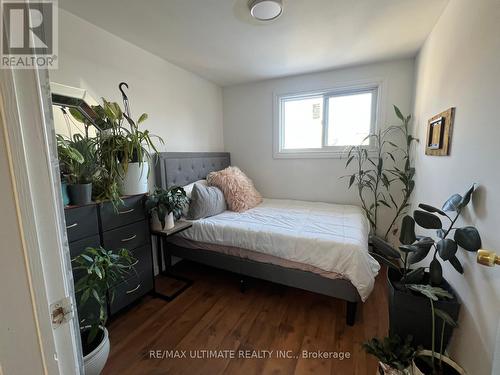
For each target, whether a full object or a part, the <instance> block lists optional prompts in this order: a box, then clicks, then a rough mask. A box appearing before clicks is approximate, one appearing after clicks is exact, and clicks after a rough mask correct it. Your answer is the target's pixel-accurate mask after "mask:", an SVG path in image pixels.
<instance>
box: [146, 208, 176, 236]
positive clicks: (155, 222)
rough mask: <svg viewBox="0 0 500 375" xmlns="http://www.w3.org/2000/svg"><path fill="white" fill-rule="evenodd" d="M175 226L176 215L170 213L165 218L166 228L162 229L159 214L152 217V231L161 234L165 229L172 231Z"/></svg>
mask: <svg viewBox="0 0 500 375" xmlns="http://www.w3.org/2000/svg"><path fill="white" fill-rule="evenodd" d="M174 226H175V220H174V214H173V212H171V213H169V214H168V215H167V217H166V218H165V228H162V226H161V222H160V219H158V214H157V213H156V212H153V213H152V215H151V229H153V230H155V231H158V232H161V231H162V230H165V229H172V228H173V227H174Z"/></svg>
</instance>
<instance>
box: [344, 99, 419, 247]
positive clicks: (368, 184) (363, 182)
mask: <svg viewBox="0 0 500 375" xmlns="http://www.w3.org/2000/svg"><path fill="white" fill-rule="evenodd" d="M394 111H395V113H396V116H397V117H398V118H399V119H400V120H401V124H400V125H398V126H390V127H388V128H386V129H384V130H379V131H378V132H376V133H373V134H370V135H368V136H367V137H366V138H365V140H370V145H371V148H372V150H370V152H369V151H368V149H367V147H366V146H364V145H357V146H352V147H350V148H349V151H348V154H347V161H346V165H345V167H346V168H347V167H349V165H350V164H351V163H354V164H355V165H356V171H355V172H354V173H353V174H351V175H349V176H348V177H349V184H348V188H351V187H352V186H356V188H357V193H358V197H359V199H360V202H361V207H362V209H363V211H364V212H365V214H366V216H367V218H368V220H369V222H370V226H371V231H372V233H373V234H375V233H377V232H380V228H379V220H378V219H379V215H378V210H379V208H380V207H381V206H385V207H386V208H388V209H390V210H392V211H393V212H394V216H393V219H392V221H391V223H390V225H389V227H388V228H387V229H386V230H384V233H385V234H384V239H387V238H388V236H389V233H390V232H391V229H393V228H394V227H395V226H396V225H397V224H398V221H399V219H400V218H401V216H402V215H403V214H404V213H405V212H406V210H407V209H408V208H409V206H410V204H409V199H410V196H411V194H412V192H413V189H414V186H415V182H414V176H415V168H414V167H413V165H412V157H411V152H412V143H413V142H415V141H416V138H414V137H413V136H412V135H411V130H410V127H409V124H410V120H411V116H406V117H405V116H403V114H402V113H401V111H400V110H399V108H398V107H396V106H394ZM395 137H401V138H403V139H404V142H401V143H405V147H400V146H398V145H397V143H395V142H394V138H395ZM401 162H402V164H403V166H400V165H399V164H400V163H401ZM396 183H400V184H401V185H402V188H401V190H402V192H403V196H402V197H401V198H398V197H395V196H394V194H393V193H392V191H391V190H392V189H391V187H392V186H393V185H394V184H396Z"/></svg>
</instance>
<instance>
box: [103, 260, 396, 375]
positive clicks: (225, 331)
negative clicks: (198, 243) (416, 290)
mask: <svg viewBox="0 0 500 375" xmlns="http://www.w3.org/2000/svg"><path fill="white" fill-rule="evenodd" d="M176 272H177V273H179V274H181V275H183V276H186V277H189V278H191V279H193V280H194V284H193V285H192V286H191V287H190V288H189V289H187V290H186V291H185V292H184V293H183V294H182V295H180V296H179V297H177V299H175V300H174V301H172V302H165V301H163V300H161V299H157V298H152V297H150V296H146V297H145V298H143V299H142V301H141V302H140V303H139V304H137V305H135V306H133V307H132V308H131V309H129V310H128V311H126V312H124V313H122V314H120V315H119V316H118V317H117V318H116V319H114V320H113V321H112V322H111V324H110V326H109V330H110V339H111V354H110V357H109V360H108V363H107V365H106V368H105V369H104V374H189V375H193V374H210V375H216V374H244V375H246V374H335V375H337V374H339V375H350V374H367V375H374V374H375V373H376V367H377V362H376V360H375V359H374V358H372V357H370V356H367V355H366V354H365V353H364V351H363V350H362V349H361V346H360V345H361V343H362V342H363V341H365V340H367V339H369V338H371V337H373V336H384V335H385V334H386V332H387V326H388V316H387V315H388V312H387V290H386V284H385V280H384V278H385V271H383V272H381V274H379V276H378V277H377V281H376V285H375V289H374V291H373V293H372V294H371V296H370V298H369V299H368V301H367V302H366V303H364V304H359V307H358V316H357V322H356V324H355V326H354V327H349V326H346V324H345V308H346V307H345V305H346V304H345V302H342V301H340V300H336V299H334V298H330V297H326V296H321V295H318V294H314V293H309V292H305V291H301V290H298V289H294V288H288V287H284V286H280V285H276V284H272V283H268V282H265V281H260V280H253V279H251V280H250V281H249V288H248V289H247V291H246V292H245V293H241V292H240V290H239V283H238V281H239V278H238V277H237V276H236V275H234V274H231V273H227V272H223V271H219V270H216V269H214V268H210V267H205V266H201V265H198V264H195V263H190V262H181V263H180V264H178V265H177V266H176ZM176 283H177V282H175V283H173V284H169V283H168V282H163V285H162V288H164V289H168V288H172V287H175V286H177V285H174V284H176ZM197 350H198V351H199V350H210V351H213V352H211V353H212V354H214V353H215V354H220V353H221V352H215V351H223V350H227V352H226V354H227V355H226V358H209V359H207V358H204V359H196V358H194V359H193V358H190V356H191V355H194V354H199V355H200V356H201V354H202V352H196V351H197ZM264 350H265V351H273V352H272V354H269V353H262V352H260V355H261V356H265V358H261V359H258V358H242V356H243V357H245V356H246V357H249V356H250V357H251V356H253V355H254V354H255V352H253V351H264ZM153 351H154V353H155V354H152V353H153ZM156 351H160V352H158V353H157V352H156ZM176 351H177V352H176ZM182 351H186V352H185V355H186V357H187V358H163V359H162V358H154V357H161V356H163V357H166V356H168V355H174V354H177V355H179V356H182V353H183V352H182ZM230 351H234V352H230ZM241 351H248V352H243V353H242V352H241ZM278 351H281V352H278ZM303 351H307V352H308V353H311V354H312V353H316V352H317V351H320V352H338V353H339V355H340V352H342V353H346V352H348V353H349V354H350V357H349V358H344V359H343V360H341V359H339V358H337V359H325V358H323V359H321V358H316V359H314V358H306V357H304V356H303ZM231 353H234V356H235V358H230V356H231ZM280 353H281V354H282V356H285V357H287V356H291V357H292V358H278V354H280ZM308 355H309V354H308ZM330 355H332V354H330ZM333 355H334V354H333Z"/></svg>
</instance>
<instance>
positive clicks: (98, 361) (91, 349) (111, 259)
mask: <svg viewBox="0 0 500 375" xmlns="http://www.w3.org/2000/svg"><path fill="white" fill-rule="evenodd" d="M134 262H135V259H134V257H133V256H132V254H131V252H130V251H129V250H127V249H121V250H119V251H116V252H113V251H108V250H105V249H103V248H102V247H97V248H92V247H88V248H86V249H85V251H84V252H83V253H81V254H80V255H78V256H77V257H75V258H74V259H73V264H74V267H73V272H74V274H75V279H76V280H77V281H76V283H75V294H76V298H77V307H78V315H79V319H80V330H81V338H82V349H83V360H84V367H85V374H87V375H98V374H100V373H101V371H102V369H103V368H104V365H105V364H106V360H107V358H108V355H109V336H108V331H107V329H106V322H107V319H108V310H107V299H108V298H109V299H110V300H111V301H112V300H113V297H114V288H115V286H116V285H117V284H118V283H120V282H121V281H123V280H125V279H126V278H127V277H128V276H129V274H130V272H135V270H134V268H133V264H134Z"/></svg>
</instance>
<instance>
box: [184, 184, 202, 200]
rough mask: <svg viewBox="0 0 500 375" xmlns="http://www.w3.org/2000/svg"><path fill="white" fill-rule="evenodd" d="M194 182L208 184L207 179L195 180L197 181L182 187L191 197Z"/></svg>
mask: <svg viewBox="0 0 500 375" xmlns="http://www.w3.org/2000/svg"><path fill="white" fill-rule="evenodd" d="M194 184H200V185H203V186H208V184H207V180H198V181H195V182H192V183H190V184H188V185H185V186H183V187H182V188H183V189H184V191H185V192H186V195H187V197H188V198H189V199H191V193H192V191H193V187H194Z"/></svg>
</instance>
